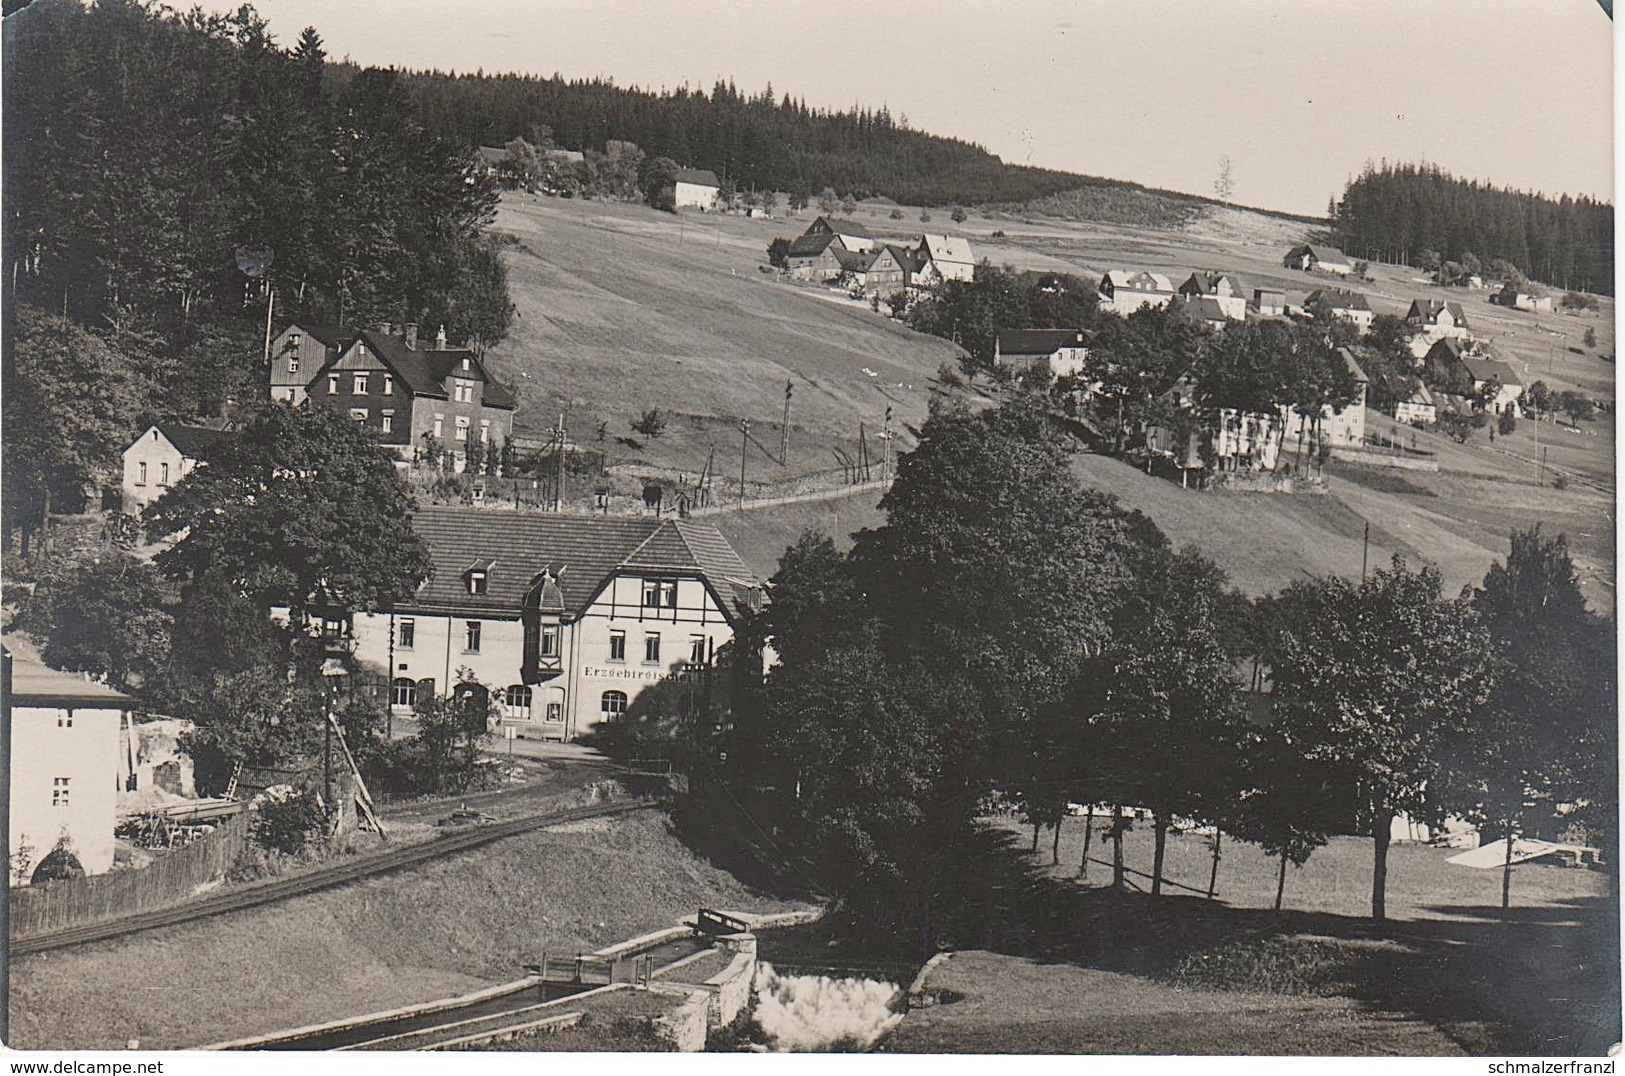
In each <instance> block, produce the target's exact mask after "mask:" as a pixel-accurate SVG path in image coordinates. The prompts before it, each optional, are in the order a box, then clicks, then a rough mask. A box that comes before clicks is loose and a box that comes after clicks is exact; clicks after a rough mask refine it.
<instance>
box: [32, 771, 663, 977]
mask: <svg viewBox="0 0 1625 1076" xmlns="http://www.w3.org/2000/svg"><path fill="white" fill-rule="evenodd" d="M653 806H655V805H654V804H653V803H652V802H651V801H648V800H631V801H627V802H624V803H609V804H601V805H598V806H593V807H575V808H571V809H569V810H564V811H552V812H548V813H545V814H537V815H527V816H525V817H523V818H514V819H510V820H508V821H505V822H493V823H489V824H486V825H481V826H474V827H470V828H468V829H466V830H461V831H458V832H454V833H448V834H445V835H443V836H439V837H435V838H432V839H430V840H428V841H424V842H421V843H419V844H411V845H405V846H403V847H401V848H396V849H391V850H390V851H387V852H379V853H377V854H374V855H369V856H366V857H363V858H359V859H355V860H351V861H349V862H346V863H340V864H336V865H334V866H332V867H326V868H323V869H321V870H317V871H313V872H311V873H309V874H302V875H299V876H298V877H295V878H285V879H280V880H277V881H273V882H266V883H264V884H262V885H256V886H252V887H248V888H244V889H238V890H231V891H228V892H224V893H220V894H218V895H216V896H212V897H205V898H204V899H202V900H197V901H192V902H190V903H187V904H183V905H179V906H177V907H173V908H160V909H158V910H157V911H151V912H141V913H138V914H136V915H131V916H126V917H125V918H122V919H113V920H108V921H106V922H101V923H89V924H86V925H84V926H79V927H70V928H68V929H66V930H58V931H53V932H51V933H49V934H38V935H35V936H34V937H31V938H18V939H13V940H12V942H11V956H12V957H13V958H14V959H15V958H16V957H20V956H28V955H30V954H32V953H43V952H48V951H50V950H53V949H65V948H67V947H69V946H73V945H85V944H88V943H90V942H97V941H105V940H107V939H110V938H118V937H122V936H124V935H126V934H134V933H137V932H139V931H143V930H155V929H157V928H159V927H168V926H175V925H177V924H180V923H189V922H192V921H193V920H197V919H207V918H210V917H212V916H216V915H224V914H227V913H229V912H238V911H243V910H245V909H248V908H257V907H259V906H260V905H263V904H271V903H273V902H275V901H279V900H287V899H288V898H290V897H298V896H304V895H305V894H307V893H315V892H319V891H321V890H323V889H332V888H334V887H335V886H341V885H346V884H348V883H350V882H354V881H359V880H360V879H362V878H367V877H371V876H372V875H375V874H385V873H388V872H389V871H395V870H400V869H402V868H404V867H412V866H416V865H417V864H420V863H427V862H429V861H431V860H435V859H440V858H442V857H444V856H448V855H454V854H456V853H458V852H463V851H467V850H468V849H470V848H478V847H479V846H481V845H484V844H490V843H491V842H493V841H499V840H502V839H503V838H504V837H513V836H516V835H518V834H521V833H528V832H530V831H532V830H537V829H543V828H545V827H547V826H555V825H558V824H560V823H563V822H576V821H581V820H584V819H589V818H604V817H609V816H612V815H621V814H628V813H630V812H632V811H641V810H646V809H648V808H651V807H653Z"/></svg>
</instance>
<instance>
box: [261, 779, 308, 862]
mask: <svg viewBox="0 0 1625 1076" xmlns="http://www.w3.org/2000/svg"><path fill="white" fill-rule="evenodd" d="M250 807H251V809H252V810H253V812H254V821H253V824H252V826H251V827H250V829H249V835H250V836H251V837H252V838H253V840H254V843H255V844H257V845H259V846H260V847H261V848H265V849H267V850H269V851H273V852H285V853H287V854H289V855H297V854H298V853H299V852H301V851H303V850H304V848H305V845H306V844H308V843H310V841H311V839H312V838H315V837H319V836H320V835H321V833H322V832H323V831H324V830H325V829H326V824H327V812H326V811H325V810H323V808H322V805H321V800H320V798H319V797H318V796H317V795H316V792H315V790H314V789H305V790H304V791H303V792H301V791H299V790H298V789H295V788H293V787H292V786H291V785H273V786H271V787H270V788H268V789H266V790H265V791H264V792H262V793H260V794H259V796H257V797H255V799H254V802H253V803H252V804H251V805H250Z"/></svg>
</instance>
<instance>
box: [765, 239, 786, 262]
mask: <svg viewBox="0 0 1625 1076" xmlns="http://www.w3.org/2000/svg"><path fill="white" fill-rule="evenodd" d="M767 261H768V264H770V265H772V266H773V267H774V268H776V269H785V268H788V267H789V265H790V240H788V239H786V238H784V237H783V236H782V235H781V236H779V237H778V238H777V239H775V240H773V242H771V243H769V244H768V245H767Z"/></svg>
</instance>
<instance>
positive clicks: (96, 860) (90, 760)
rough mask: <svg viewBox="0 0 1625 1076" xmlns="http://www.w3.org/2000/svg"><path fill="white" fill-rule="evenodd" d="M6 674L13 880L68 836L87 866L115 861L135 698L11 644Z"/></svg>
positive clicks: (97, 870) (93, 868)
mask: <svg viewBox="0 0 1625 1076" xmlns="http://www.w3.org/2000/svg"><path fill="white" fill-rule="evenodd" d="M5 679H6V685H5V688H6V690H5V696H6V702H5V719H6V723H7V725H8V726H9V728H10V741H11V757H12V760H13V764H12V767H11V794H10V798H9V800H8V810H9V814H8V815H7V818H8V829H9V830H10V842H9V847H8V850H7V851H8V854H9V856H10V857H11V861H12V864H13V870H12V871H11V872H9V873H10V875H11V879H12V882H13V884H15V883H16V881H17V877H18V874H19V873H20V874H25V875H26V874H28V873H30V872H31V871H33V870H34V869H35V868H37V867H38V865H39V862H40V861H41V860H42V859H44V858H45V856H46V855H47V854H49V853H50V852H51V851H52V849H53V848H55V847H56V845H57V842H58V841H59V840H61V839H63V838H66V840H67V844H68V846H69V848H70V850H71V851H72V853H73V856H74V858H75V859H76V860H77V861H78V863H79V866H80V867H81V868H82V869H83V870H84V872H85V873H86V874H102V873H104V872H105V871H108V870H110V869H112V866H113V847H114V845H113V828H114V825H115V822H116V813H117V807H118V777H119V726H120V724H121V723H122V721H123V719H124V715H125V714H127V713H128V712H129V710H130V708H131V707H132V706H133V705H134V701H133V700H132V699H130V698H129V697H128V696H126V695H123V694H121V693H119V692H117V691H114V690H113V689H112V688H109V687H106V686H104V685H102V684H94V683H90V682H89V681H87V680H83V679H80V678H79V677H77V676H70V675H69V674H67V673H64V672H58V671H56V670H55V669H48V668H46V667H45V666H44V665H42V664H40V663H39V662H37V661H31V660H28V659H26V658H24V657H22V656H17V657H15V658H14V657H13V655H12V654H11V652H10V651H9V650H8V651H6V653H5ZM18 761H23V763H24V764H22V765H18V764H17V763H18ZM24 860H26V861H27V862H26V863H24V862H23V861H24ZM19 868H20V869H19Z"/></svg>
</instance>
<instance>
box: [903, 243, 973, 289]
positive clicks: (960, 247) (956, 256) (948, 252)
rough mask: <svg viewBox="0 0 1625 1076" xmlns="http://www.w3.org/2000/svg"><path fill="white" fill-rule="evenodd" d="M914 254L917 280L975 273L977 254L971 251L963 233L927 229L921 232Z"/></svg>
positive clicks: (961, 277) (931, 281)
mask: <svg viewBox="0 0 1625 1076" xmlns="http://www.w3.org/2000/svg"><path fill="white" fill-rule="evenodd" d="M915 258H916V260H917V261H918V262H919V265H920V269H919V277H920V282H921V283H922V284H925V285H931V284H937V283H940V282H941V281H944V280H973V279H975V277H976V255H975V254H973V253H972V252H971V247H970V240H969V239H966V238H965V237H964V236H962V235H937V234H933V233H931V232H926V233H925V234H924V235H922V236H920V245H919V246H918V247H917V248H915Z"/></svg>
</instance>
